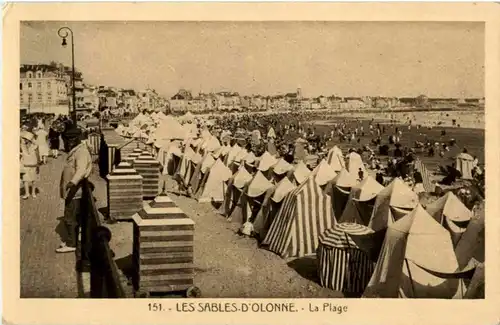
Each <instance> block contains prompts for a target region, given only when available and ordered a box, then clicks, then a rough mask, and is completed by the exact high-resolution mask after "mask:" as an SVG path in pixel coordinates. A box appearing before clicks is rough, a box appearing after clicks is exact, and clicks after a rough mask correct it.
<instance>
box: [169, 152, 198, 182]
mask: <svg viewBox="0 0 500 325" xmlns="http://www.w3.org/2000/svg"><path fill="white" fill-rule="evenodd" d="M194 155H195V152H194V150H193V149H192V148H191V146H189V145H187V146H186V147H185V149H184V153H183V154H182V157H181V159H180V163H179V164H178V167H177V170H176V171H175V174H174V178H175V179H176V181H177V182H178V183H179V184H180V185H183V186H184V187H187V186H188V184H189V183H188V182H186V179H188V178H191V175H192V174H191V172H192V171H191V158H192V157H193V156H194Z"/></svg>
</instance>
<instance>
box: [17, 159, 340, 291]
mask: <svg viewBox="0 0 500 325" xmlns="http://www.w3.org/2000/svg"><path fill="white" fill-rule="evenodd" d="M64 159H65V154H63V156H61V157H59V158H57V159H53V158H52V159H49V162H48V164H47V165H43V166H41V168H40V178H41V179H40V181H39V183H38V186H39V187H40V190H41V192H40V193H39V194H38V197H37V198H36V199H33V198H30V199H28V200H21V221H20V227H21V297H22V298H77V297H85V295H87V294H88V291H89V275H88V274H84V275H83V276H78V274H77V272H76V271H75V262H76V260H75V254H73V253H66V254H56V253H55V249H56V248H57V247H58V245H59V243H60V235H59V234H60V233H61V230H62V229H63V228H62V227H63V223H62V215H63V201H62V200H61V199H60V198H59V178H60V173H61V169H62V167H63V164H64ZM90 180H91V181H92V182H93V183H94V184H95V186H96V189H95V192H94V195H95V196H96V199H97V207H98V210H99V211H100V213H101V214H102V213H105V210H106V182H105V180H103V179H101V178H100V177H99V175H98V167H97V165H94V170H93V172H92V175H91V177H90ZM167 184H168V188H167V190H169V191H168V195H169V196H170V197H171V198H172V199H173V200H174V201H175V202H176V204H177V205H178V206H179V207H180V208H181V209H183V210H184V211H185V213H186V214H187V215H188V216H189V217H190V218H192V219H193V220H194V221H195V222H196V226H195V243H194V248H195V285H196V286H198V287H199V288H200V289H201V291H202V297H204V298H320V297H324V298H326V297H341V294H340V293H338V292H335V291H331V290H329V289H325V288H322V287H320V286H319V285H318V284H317V275H316V273H317V269H316V265H315V262H314V261H313V260H312V259H301V260H296V261H286V260H283V259H281V258H280V257H279V256H277V255H275V254H274V253H271V252H269V251H266V250H263V249H259V248H258V247H257V244H256V242H255V240H253V239H250V238H245V237H240V236H239V235H237V234H236V231H237V229H238V225H237V224H234V223H230V222H228V221H227V220H226V219H225V218H223V217H222V216H220V215H219V214H218V213H217V212H216V210H215V209H214V208H213V207H212V206H211V205H210V204H200V203H197V202H196V201H194V200H193V199H190V198H186V197H183V196H177V195H175V194H174V193H172V191H173V189H174V182H173V181H172V180H171V179H167ZM101 218H102V215H101ZM106 226H107V227H108V228H109V229H110V230H111V232H112V239H111V242H110V246H111V248H112V250H113V251H114V253H115V261H116V263H117V265H118V267H119V268H120V272H121V276H122V283H123V286H124V289H125V291H126V294H127V296H128V297H131V296H132V290H131V287H130V285H128V284H127V280H126V278H127V277H128V276H130V265H131V261H132V260H131V253H132V223H130V222H120V223H117V224H113V225H106ZM287 262H288V263H287Z"/></svg>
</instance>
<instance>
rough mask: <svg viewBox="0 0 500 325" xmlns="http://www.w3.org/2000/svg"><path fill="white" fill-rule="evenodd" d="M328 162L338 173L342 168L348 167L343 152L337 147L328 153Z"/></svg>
mask: <svg viewBox="0 0 500 325" xmlns="http://www.w3.org/2000/svg"><path fill="white" fill-rule="evenodd" d="M326 161H327V162H328V164H329V165H330V166H332V168H333V170H335V171H336V172H339V171H340V170H341V169H342V168H345V167H346V166H345V161H344V155H343V154H342V150H340V148H339V147H337V146H333V148H332V149H330V151H328V155H327V157H326Z"/></svg>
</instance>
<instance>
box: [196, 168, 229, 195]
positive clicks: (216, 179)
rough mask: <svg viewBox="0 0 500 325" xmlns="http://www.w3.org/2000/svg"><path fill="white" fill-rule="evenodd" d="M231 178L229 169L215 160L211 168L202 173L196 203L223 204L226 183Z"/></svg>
mask: <svg viewBox="0 0 500 325" xmlns="http://www.w3.org/2000/svg"><path fill="white" fill-rule="evenodd" d="M202 169H203V168H202ZM231 176H232V175H231V171H230V170H229V168H227V167H226V165H224V163H223V162H222V160H220V159H217V160H216V161H215V162H214V164H213V165H212V167H210V169H209V170H207V171H205V172H204V173H203V177H202V178H201V181H200V184H199V186H198V189H197V191H196V192H195V198H196V199H197V200H198V202H223V201H224V190H225V188H226V182H227V181H228V180H229V179H230V178H231Z"/></svg>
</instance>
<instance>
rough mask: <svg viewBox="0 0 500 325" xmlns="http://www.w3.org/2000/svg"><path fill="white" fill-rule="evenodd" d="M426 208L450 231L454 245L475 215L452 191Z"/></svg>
mask: <svg viewBox="0 0 500 325" xmlns="http://www.w3.org/2000/svg"><path fill="white" fill-rule="evenodd" d="M426 210H427V212H428V213H429V214H430V215H431V216H432V217H433V218H434V219H435V220H436V221H437V222H438V223H439V224H441V225H442V226H443V227H445V228H446V229H447V230H448V231H449V232H450V234H451V239H452V241H453V245H456V244H457V243H458V241H459V240H460V237H461V236H462V234H463V233H464V232H465V230H466V229H467V226H468V224H469V222H470V220H471V219H472V216H473V215H472V211H470V210H469V209H467V207H466V206H465V205H464V204H463V203H462V201H460V199H459V198H457V197H456V196H455V194H453V192H451V191H450V192H448V193H446V194H445V195H444V196H442V197H440V198H439V199H437V200H436V201H434V202H432V203H431V204H429V205H428V206H427V207H426Z"/></svg>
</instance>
